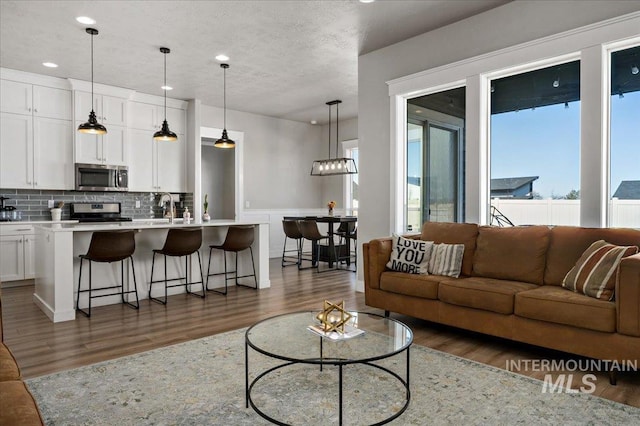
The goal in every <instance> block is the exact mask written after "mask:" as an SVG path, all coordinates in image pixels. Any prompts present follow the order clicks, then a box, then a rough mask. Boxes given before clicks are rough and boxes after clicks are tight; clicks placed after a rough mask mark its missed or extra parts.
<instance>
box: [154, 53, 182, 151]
mask: <svg viewBox="0 0 640 426" xmlns="http://www.w3.org/2000/svg"><path fill="white" fill-rule="evenodd" d="M160 52H162V54H163V55H164V86H162V88H163V90H164V121H163V122H162V129H160V130H158V131H157V132H155V133H154V134H153V139H155V140H157V141H170V142H173V141H176V140H178V135H176V134H175V133H173V132H172V131H171V130H169V123H167V54H169V53H171V50H170V49H169V48H168V47H161V48H160Z"/></svg>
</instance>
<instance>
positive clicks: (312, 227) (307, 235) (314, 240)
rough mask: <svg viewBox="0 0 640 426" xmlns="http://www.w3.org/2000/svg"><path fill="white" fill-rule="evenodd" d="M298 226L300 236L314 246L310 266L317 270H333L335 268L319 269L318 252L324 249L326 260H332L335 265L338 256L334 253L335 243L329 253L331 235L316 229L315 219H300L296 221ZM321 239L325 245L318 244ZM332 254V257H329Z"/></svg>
mask: <svg viewBox="0 0 640 426" xmlns="http://www.w3.org/2000/svg"><path fill="white" fill-rule="evenodd" d="M298 227H299V228H300V233H301V234H302V237H303V238H304V239H306V240H309V241H311V244H312V245H313V246H314V248H315V249H314V250H313V257H312V259H311V262H312V263H311V268H314V269H315V270H316V271H317V272H326V271H333V270H335V269H336V268H335V267H334V268H328V269H325V270H322V271H321V270H320V252H321V251H323V250H324V252H325V254H326V258H327V262H329V261H333V262H334V264H335V265H336V266H337V265H338V263H337V260H338V257H337V255H336V250H335V245H333V250H332V251H333V253H331V249H330V247H331V245H332V244H331V243H332V241H331V239H332V238H333V236H332V235H328V234H325V235H323V234H321V233H320V231H319V230H318V223H317V222H316V221H315V220H308V219H305V220H301V221H299V222H298ZM322 241H326V242H327V243H326V245H322V244H320V243H321V242H322ZM332 256H333V259H332V258H331V257H332ZM299 268H300V269H308V268H301V267H299Z"/></svg>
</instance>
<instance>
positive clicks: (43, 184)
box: [0, 80, 74, 190]
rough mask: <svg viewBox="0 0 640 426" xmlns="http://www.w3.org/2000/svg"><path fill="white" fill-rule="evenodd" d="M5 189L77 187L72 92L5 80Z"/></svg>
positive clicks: (0, 172)
mask: <svg viewBox="0 0 640 426" xmlns="http://www.w3.org/2000/svg"><path fill="white" fill-rule="evenodd" d="M0 109H1V115H2V116H1V121H2V126H0V151H1V152H2V155H1V156H0V182H2V187H3V188H25V189H32V188H36V189H59V190H65V189H73V187H74V184H73V145H72V143H73V135H72V122H71V91H70V90H65V89H59V88H53V87H45V86H39V85H32V84H28V83H23V82H16V81H11V80H0Z"/></svg>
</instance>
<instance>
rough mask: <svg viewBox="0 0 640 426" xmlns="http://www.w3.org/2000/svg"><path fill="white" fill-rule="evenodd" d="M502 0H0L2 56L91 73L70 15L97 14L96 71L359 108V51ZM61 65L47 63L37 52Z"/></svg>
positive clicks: (279, 100)
mask: <svg viewBox="0 0 640 426" xmlns="http://www.w3.org/2000/svg"><path fill="white" fill-rule="evenodd" d="M504 3H507V1H505V0H482V1H480V0H465V1H462V0H444V1H442V0H441V1H402V0H397V1H381V0H378V1H376V2H374V3H368V4H363V3H360V2H358V1H356V0H352V1H293V0H292V1H27V0H24V1H6V0H1V1H0V66H2V67H5V68H12V69H17V70H23V71H29V72H34V73H38V74H46V75H51V76H55V77H63V78H66V77H70V78H75V79H81V80H89V79H90V62H89V60H90V50H89V49H90V36H89V35H88V34H86V33H85V27H86V26H85V25H83V24H80V23H78V22H76V20H75V18H76V17H77V16H90V17H92V18H93V19H95V20H96V21H97V23H96V24H95V25H92V27H95V28H97V29H98V30H99V31H100V34H99V35H98V36H96V37H95V39H94V43H95V44H94V46H95V81H96V82H97V83H103V84H109V85H114V86H120V87H126V88H130V89H134V90H137V91H139V92H142V93H149V94H154V95H162V90H161V89H160V86H161V85H162V67H163V57H162V54H161V53H160V52H159V50H158V49H159V47H160V46H166V47H169V48H170V49H171V53H170V54H169V55H168V56H167V84H168V85H170V86H172V87H173V88H174V90H173V91H171V92H169V96H170V97H175V98H179V99H193V98H197V99H200V100H201V101H202V103H203V104H205V105H212V106H222V70H221V69H220V67H219V62H218V61H216V60H215V59H214V57H215V56H216V55H217V54H220V53H224V54H226V55H228V56H229V57H230V60H229V64H230V65H231V67H230V69H229V70H228V71H227V107H228V108H230V109H234V110H239V111H246V112H252V113H256V114H263V115H268V116H273V117H279V118H285V119H290V120H297V121H310V120H314V119H315V120H318V122H320V123H323V122H326V121H327V107H326V106H325V102H327V101H329V100H332V99H342V100H343V104H342V105H341V107H340V113H341V114H340V117H341V118H350V117H355V116H357V110H358V105H357V100H358V75H357V74H358V55H360V54H362V53H366V52H370V51H373V50H376V49H379V48H381V47H384V46H388V45H390V44H393V43H396V42H398V41H401V40H404V39H407V38H409V37H412V36H415V35H418V34H421V33H424V32H427V31H430V30H433V29H435V28H438V27H441V26H444V25H447V24H450V23H452V22H455V21H458V20H461V19H464V18H467V17H469V16H471V15H474V14H477V13H480V12H483V11H485V10H488V9H491V8H494V7H496V6H499V5H502V4H504ZM45 61H51V62H55V63H57V64H58V65H59V68H55V69H50V68H45V67H43V66H42V62H45Z"/></svg>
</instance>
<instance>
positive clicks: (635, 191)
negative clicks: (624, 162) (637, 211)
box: [613, 180, 640, 200]
mask: <svg viewBox="0 0 640 426" xmlns="http://www.w3.org/2000/svg"><path fill="white" fill-rule="evenodd" d="M613 198H617V199H619V200H640V180H623V181H622V182H620V185H619V186H618V189H616V192H615V193H614V194H613Z"/></svg>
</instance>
